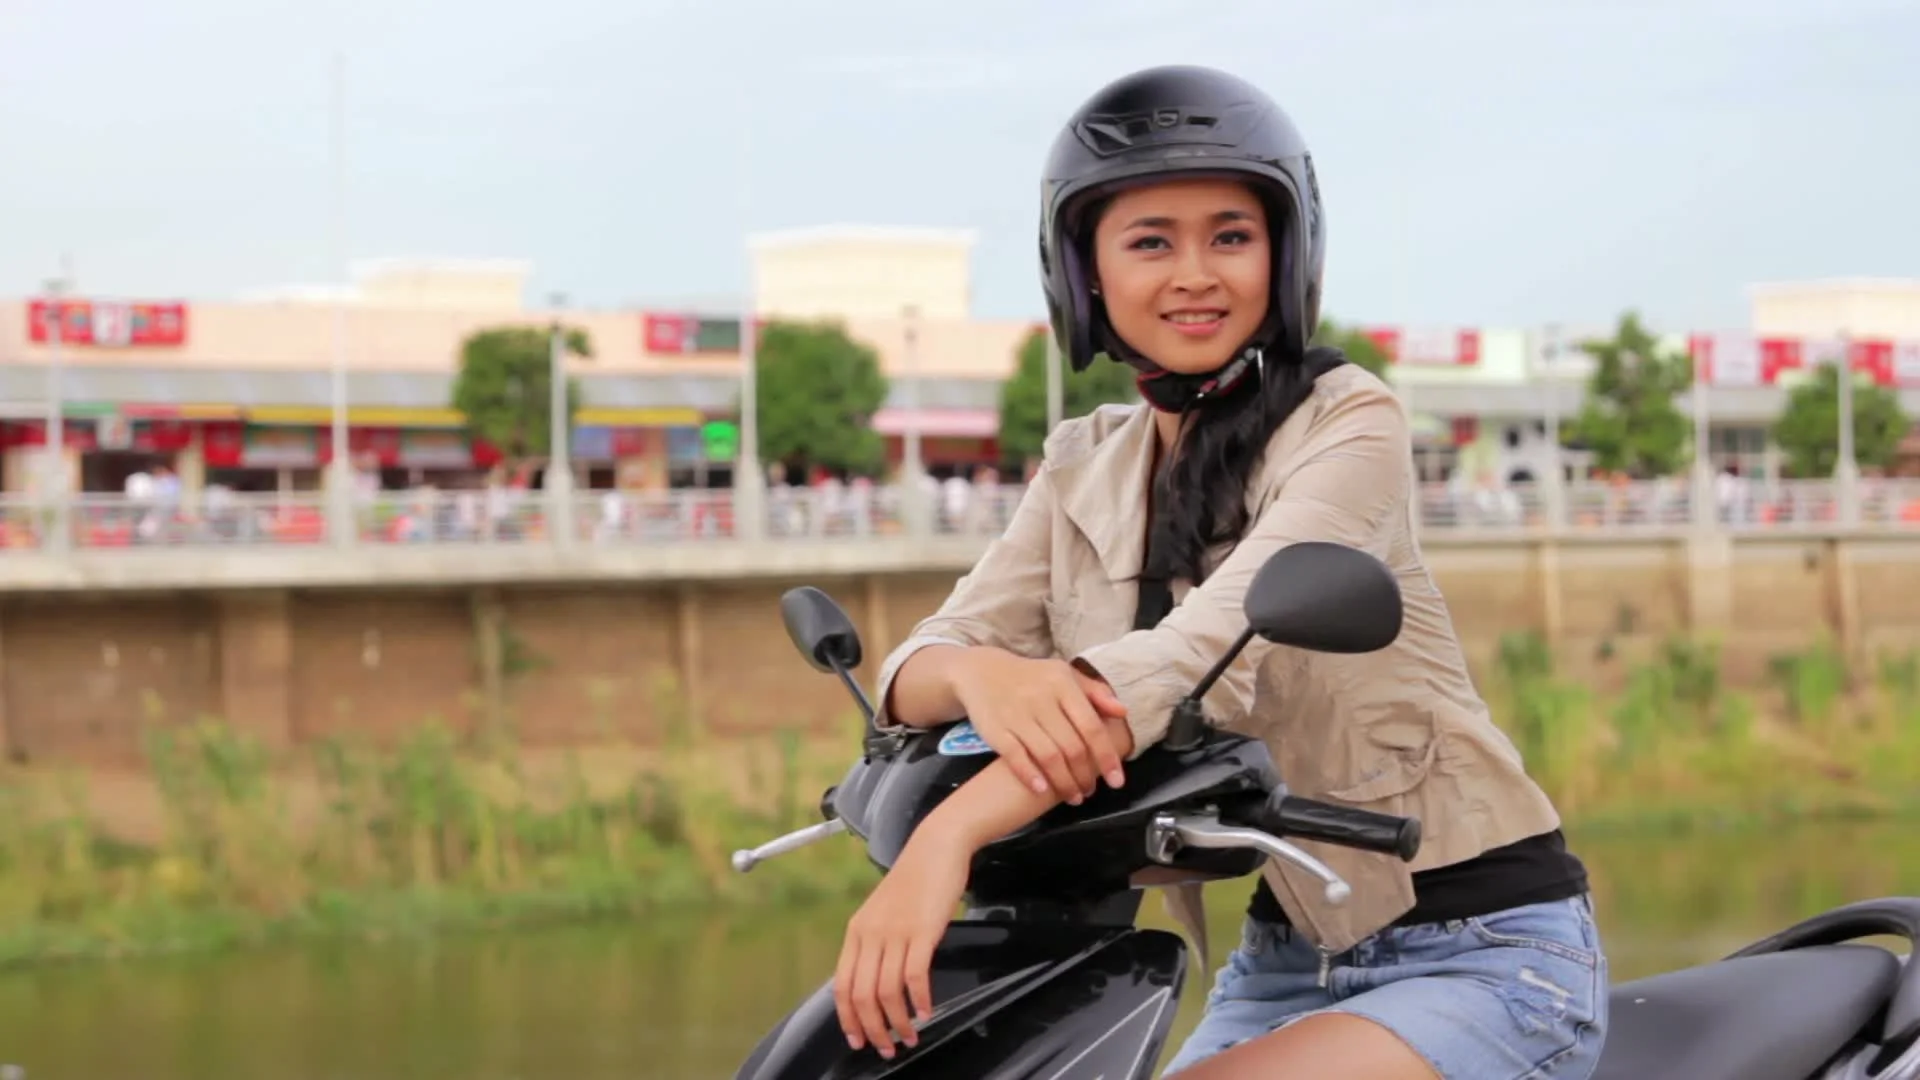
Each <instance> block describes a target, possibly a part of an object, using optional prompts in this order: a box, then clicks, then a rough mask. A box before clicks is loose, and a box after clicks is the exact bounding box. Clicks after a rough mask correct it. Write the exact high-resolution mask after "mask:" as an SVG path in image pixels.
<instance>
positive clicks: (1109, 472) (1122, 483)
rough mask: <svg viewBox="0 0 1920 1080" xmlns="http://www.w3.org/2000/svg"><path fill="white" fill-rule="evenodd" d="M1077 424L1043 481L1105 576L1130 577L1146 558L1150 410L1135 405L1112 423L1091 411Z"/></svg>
mask: <svg viewBox="0 0 1920 1080" xmlns="http://www.w3.org/2000/svg"><path fill="white" fill-rule="evenodd" d="M1103 421H1105V422H1104V423H1103ZM1076 427H1077V428H1078V430H1076V431H1075V432H1073V435H1074V438H1073V439H1071V440H1063V441H1064V442H1065V443H1066V445H1063V446H1061V447H1059V450H1061V451H1064V452H1063V453H1061V455H1060V460H1059V461H1058V463H1057V464H1053V465H1050V466H1048V468H1047V482H1048V483H1049V484H1051V485H1052V487H1053V491H1054V498H1055V499H1057V500H1058V501H1059V504H1060V508H1061V510H1062V511H1064V512H1065V514H1066V516H1067V518H1068V519H1069V520H1070V521H1072V522H1073V524H1074V525H1075V526H1076V527H1077V528H1079V530H1080V532H1081V533H1082V534H1084V535H1085V536H1086V538H1087V540H1088V542H1089V543H1091V544H1092V545H1093V549H1094V551H1095V552H1096V553H1097V554H1098V555H1099V558H1100V565H1101V567H1102V568H1103V569H1105V570H1106V572H1107V578H1108V580H1110V581H1116V582H1119V581H1132V580H1135V579H1136V578H1138V577H1139V576H1140V571H1141V569H1142V567H1143V566H1144V565H1145V562H1146V548H1147V512H1148V493H1149V490H1150V484H1151V482H1152V478H1153V459H1154V449H1155V444H1156V442H1157V441H1158V439H1159V434H1158V432H1157V430H1156V428H1155V425H1154V412H1153V409H1151V408H1149V407H1148V406H1146V405H1138V406H1135V407H1134V408H1133V410H1132V415H1130V416H1127V417H1126V418H1124V419H1121V420H1119V422H1118V424H1117V425H1115V424H1114V423H1113V421H1111V420H1108V419H1107V418H1106V417H1104V416H1099V415H1096V416H1092V417H1088V418H1087V420H1086V421H1085V422H1084V423H1082V424H1079V425H1076ZM1102 429H1105V431H1104V435H1103V433H1102Z"/></svg>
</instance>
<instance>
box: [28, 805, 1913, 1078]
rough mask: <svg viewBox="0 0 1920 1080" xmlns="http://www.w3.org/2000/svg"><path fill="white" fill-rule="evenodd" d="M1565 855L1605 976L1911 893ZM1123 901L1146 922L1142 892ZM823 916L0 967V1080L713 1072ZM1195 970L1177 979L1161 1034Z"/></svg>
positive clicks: (1187, 1015) (790, 1000) (1684, 846)
mask: <svg viewBox="0 0 1920 1080" xmlns="http://www.w3.org/2000/svg"><path fill="white" fill-rule="evenodd" d="M1576 849H1577V850H1578V851H1579V852H1580V853H1581V854H1582V855H1583V856H1584V857H1585V858H1586V859H1587V861H1588V863H1589V865H1590V866H1591V867H1592V869H1593V873H1594V877H1595V881H1596V894H1597V902H1598V908H1599V915H1600V922H1601V929H1602V932H1603V934H1604V936H1605V940H1606V944H1607V948H1608V952H1609V955H1610V958H1611V963H1612V967H1613V971H1614V975H1615V978H1616V980H1619V979H1625V978H1633V977H1635V976H1639V975H1646V974H1650V973H1652V972H1655V971H1659V970H1663V969H1665V968H1670V967H1674V966H1679V965H1684V964H1687V963H1693V962H1699V961H1702V960H1707V959H1710V958H1713V957H1716V956H1720V955H1724V954H1725V953H1727V952H1729V951H1731V950H1733V949H1735V948H1737V947H1739V946H1740V945H1742V944H1744V943H1746V942H1747V941H1750V940H1752V939H1754V938H1758V937H1761V936H1764V935H1766V934H1768V933H1770V932H1772V931H1773V930H1776V929H1778V928H1780V927H1781V926H1783V925H1785V924H1786V923H1787V922H1788V921H1790V920H1792V919H1794V918H1797V917H1801V916H1804V915H1808V914H1812V913H1814V912H1816V911H1819V910H1821V909H1823V908H1826V907H1830V906H1833V905H1836V904H1840V903H1845V902H1848V901H1850V900H1857V899H1865V898H1868V897H1870V896H1874V895H1886V894H1890V893H1911V892H1920V836H1916V835H1915V833H1914V832H1913V830H1912V829H1911V828H1904V827H1901V826H1899V825H1894V824H1828V825H1819V826H1807V827H1802V828H1799V829H1795V830H1792V831H1791V832H1787V833H1778V832H1766V833H1758V832H1751V831H1750V832H1744V833H1739V834H1712V835H1700V834H1695V835H1690V836H1686V837H1676V838H1662V839H1653V840H1649V839H1638V840H1627V839H1618V838H1615V839H1606V838H1590V839H1586V840H1584V841H1581V842H1578V843H1576ZM787 857H788V858H805V857H806V855H805V854H804V853H796V854H794V855H790V856H787ZM1250 884H1251V879H1249V880H1247V881H1241V882H1231V883H1225V884H1223V885H1221V886H1217V887H1216V889H1215V891H1214V893H1213V895H1212V896H1211V897H1210V900H1209V909H1210V913H1211V916H1212V918H1211V934H1212V937H1213V940H1214V941H1215V942H1216V943H1226V942H1231V941H1233V940H1235V939H1236V937H1237V934H1236V932H1235V928H1236V924H1237V918H1236V910H1235V909H1236V908H1237V907H1238V906H1239V905H1240V904H1242V903H1244V899H1245V896H1246V894H1247V892H1248V890H1249V888H1250ZM1145 910H1146V911H1147V912H1148V913H1149V914H1150V916H1152V918H1151V921H1154V922H1156V923H1157V924H1159V925H1166V923H1165V920H1164V918H1163V917H1162V916H1161V914H1160V908H1159V904H1158V903H1157V901H1151V900H1150V901H1149V903H1148V904H1147V906H1146V909H1145ZM845 915H846V911H845V910H844V909H837V910H825V909H822V910H810V911H795V912H789V913H785V914H780V915H776V916H771V917H769V916H767V915H761V916H758V917H757V918H751V919H749V918H739V917H735V918H731V919H729V918H722V917H710V918H698V919H696V918H679V919H672V920H656V921H648V922H645V923H618V924H600V925H591V926H568V927H552V928H541V929H532V930H520V931H509V932H498V933H494V934H489V935H485V936H475V937H464V938H442V939H437V940H419V941H413V940H408V941H385V942H353V943H334V944H326V945H308V946H300V947H287V948H276V949H270V950H261V951H255V952H246V953H230V954H225V955H218V956H208V957H186V958H165V959H151V960H134V961H121V962H116V963H102V964H91V965H75V966H66V967H54V968H41V969H27V970H18V971H13V972H9V973H5V974H0V1067H3V1066H6V1065H11V1066H15V1067H16V1068H17V1070H18V1071H15V1070H9V1069H3V1068H0V1076H6V1077H8V1080H15V1078H17V1077H21V1076H24V1080H71V1078H85V1080H122V1078H126V1080H131V1078H135V1077H139V1078H144V1080H384V1078H388V1077H392V1078H396V1080H397V1078H407V1080H454V1078H459V1080H534V1078H547V1077H552V1078H555V1080H601V1078H605V1080H613V1078H620V1080H628V1078H634V1077H647V1078H657V1080H679V1078H689V1080H696V1078H705V1077H728V1076H731V1075H732V1071H733V1068H734V1067H735V1066H736V1065H737V1064H738V1063H739V1061H740V1060H741V1059H742V1058H743V1057H744V1056H745V1055H746V1054H747V1052H748V1051H749V1050H750V1049H751V1047H752V1046H753V1044H754V1042H755V1041H756V1040H757V1039H758V1038H759V1036H760V1035H761V1033H762V1032H764V1031H765V1030H766V1028H767V1027H768V1026H769V1025H771V1024H772V1023H773V1022H775V1021H776V1020H777V1019H778V1018H779V1017H780V1015H781V1014H782V1013H784V1012H785V1011H786V1010H787V1009H788V1008H790V1007H791V1006H792V1005H793V1004H794V1003H796V1002H797V1001H798V1000H799V999H800V998H801V997H802V996H804V995H805V994H806V993H808V992H809V991H810V990H811V989H812V988H813V987H814V986H815V985H816V984H817V983H818V982H819V981H820V980H822V979H823V978H825V977H826V975H827V974H828V973H829V972H830V970H831V967H832V963H833V958H834V955H835V953H836V952H837V950H838V945H839V940H838V935H839V931H840V927H841V925H842V921H843V920H844V918H845ZM1220 947H1222V946H1221V945H1219V944H1216V950H1217V949H1218V948H1220ZM1217 959H1218V957H1217V956H1216V960H1217ZM1209 980H1210V975H1209V974H1208V973H1204V972H1195V973H1194V974H1193V975H1191V976H1190V977H1189V980H1188V985H1187V993H1186V997H1185V1002H1184V1007H1183V1009H1182V1012H1181V1016H1180V1019H1179V1022H1178V1025H1177V1027H1176V1030H1175V1032H1174V1036H1173V1039H1174V1041H1175V1042H1177V1041H1178V1039H1179V1038H1180V1037H1181V1036H1182V1035H1184V1033H1185V1032H1186V1031H1187V1030H1188V1029H1189V1028H1190V1027H1191V1026H1192V1024H1193V1021H1194V1019H1195V1017H1196V1016H1197V1013H1198V1007H1199V1004H1200V999H1201V997H1202V996H1203V994H1204V991H1205V988H1206V985H1207V984H1208V982H1209Z"/></svg>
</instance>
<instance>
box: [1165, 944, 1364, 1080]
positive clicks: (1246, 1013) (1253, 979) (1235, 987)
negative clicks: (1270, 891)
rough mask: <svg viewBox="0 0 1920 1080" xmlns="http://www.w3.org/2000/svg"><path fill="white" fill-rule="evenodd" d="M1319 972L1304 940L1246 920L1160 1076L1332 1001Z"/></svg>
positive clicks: (1314, 954)
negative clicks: (1196, 1020) (1195, 1020)
mask: <svg viewBox="0 0 1920 1080" xmlns="http://www.w3.org/2000/svg"><path fill="white" fill-rule="evenodd" d="M1319 975H1320V954H1319V953H1318V952H1316V951H1314V948H1313V946H1312V945H1311V944H1310V943H1308V942H1307V941H1306V940H1305V939H1304V938H1302V937H1300V936H1299V935H1297V934H1295V933H1293V931H1292V930H1291V929H1289V928H1287V927H1284V926H1275V925H1273V924H1271V923H1263V922H1256V921H1255V920H1252V919H1248V920H1246V922H1245V923H1244V924H1243V925H1242V927H1241V931H1240V947H1239V948H1237V949H1235V950H1234V951H1233V953H1232V955H1230V956H1228V957H1227V962H1226V965H1225V966H1224V967H1222V968H1221V969H1220V973H1219V974H1218V975H1217V976H1215V977H1214V982H1213V991H1212V992H1211V993H1209V994H1208V995H1207V1011H1206V1013H1205V1015H1203V1016H1201V1017H1200V1024H1199V1026H1198V1027H1196V1028H1194V1029H1193V1034H1191V1035H1189V1036H1187V1041H1186V1042H1184V1043H1182V1044H1181V1045H1180V1049H1179V1051H1178V1052H1176V1053H1175V1054H1174V1055H1173V1060H1172V1061H1170V1062H1168V1063H1167V1068H1166V1071H1165V1072H1163V1073H1162V1074H1161V1075H1162V1076H1172V1075H1173V1074H1174V1073H1176V1072H1181V1070H1184V1069H1188V1068H1191V1067H1193V1066H1194V1065H1195V1064H1197V1063H1198V1062H1200V1061H1202V1060H1205V1059H1207V1058H1210V1057H1212V1056H1213V1055H1216V1054H1219V1053H1220V1052H1221V1051H1223V1050H1226V1049H1228V1048H1230V1047H1233V1046H1237V1045H1240V1044H1241V1043H1244V1042H1246V1041H1248V1040H1249V1039H1257V1038H1259V1037H1260V1036H1262V1035H1266V1034H1267V1033H1269V1032H1271V1031H1273V1030H1274V1029H1275V1028H1277V1027H1279V1026H1280V1025H1282V1024H1284V1023H1286V1022H1287V1021H1288V1020H1289V1019H1291V1018H1293V1017H1296V1016H1303V1015H1305V1014H1307V1013H1309V1012H1312V1011H1313V1010H1315V1009H1321V1008H1325V1007H1327V1006H1329V1005H1331V1004H1333V995H1332V994H1330V993H1328V992H1327V991H1326V990H1325V989H1322V988H1321V986H1320V984H1319ZM1182 1080H1185V1076H1184V1074H1183V1076H1182Z"/></svg>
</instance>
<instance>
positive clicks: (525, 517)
mask: <svg viewBox="0 0 1920 1080" xmlns="http://www.w3.org/2000/svg"><path fill="white" fill-rule="evenodd" d="M1022 490H1023V489H1022V488H1020V487H1018V486H998V487H969V488H967V489H966V490H965V492H964V493H958V492H948V491H944V490H940V489H927V490H923V491H921V492H920V493H919V500H918V505H912V502H911V500H910V499H909V497H908V492H907V491H906V490H905V489H903V488H900V487H895V486H882V485H872V486H849V487H844V488H840V489H836V490H830V491H829V490H821V489H814V488H775V489H771V490H769V491H767V492H766V493H765V494H764V495H762V496H761V506H760V520H759V521H758V522H757V523H755V522H751V521H742V520H741V514H740V509H741V506H742V505H743V504H742V503H740V502H738V501H737V500H736V497H735V495H734V493H733V492H731V491H726V490H673V491H659V492H631V491H589V492H582V493H580V494H579V495H578V496H576V497H575V498H574V500H573V501H572V502H571V503H570V504H569V505H567V506H566V507H564V508H563V509H564V512H563V513H560V514H555V513H554V510H555V504H554V503H553V502H552V501H551V500H550V499H548V498H547V497H546V496H544V495H543V494H542V493H540V492H538V491H533V492H513V491H503V492H484V491H471V492H469V491H413V492H406V491H396V492H381V493H378V494H374V495H367V496H359V497H356V499H355V500H354V502H353V504H352V510H351V513H352V515H353V522H352V526H351V528H350V530H348V533H347V534H348V536H349V538H350V539H351V541H352V542H354V543H356V544H363V545H374V546H381V545H419V544H435V545H476V546H487V545H501V544H512V545H527V544H554V543H558V542H562V541H563V540H565V541H569V542H571V543H575V544H603V545H649V544H684V543H710V542H728V541H734V540H740V539H747V538H755V539H764V540H771V541H780V540H848V541H855V542H857V541H860V540H865V539H873V538H881V537H901V536H916V535H919V536H927V537H952V538H960V537H978V538H981V539H983V540H984V539H986V538H989V537H992V536H995V535H998V534H999V533H1000V532H1001V531H1002V530H1003V529H1004V528H1005V527H1006V524H1007V522H1008V520H1009V519H1010V518H1011V516H1012V514H1013V509H1014V507H1015V506H1016V505H1017V504H1018V503H1019V500H1020V496H1021V493H1022ZM1855 501H1856V502H1857V504H1858V505H1857V506H1855V507H1852V508H1849V507H1847V506H1846V500H1845V499H1843V498H1842V497H1841V492H1840V489H1839V488H1838V486H1837V485H1836V484H1834V483H1833V482H1830V481H1817V480H1810V481H1781V482H1775V483H1763V482H1736V483H1732V484H1723V485H1719V486H1717V487H1715V488H1713V489H1712V493H1711V496H1710V497H1709V498H1707V499H1705V500H1697V499H1696V498H1695V492H1694V489H1693V487H1692V485H1690V484H1689V483H1688V482H1687V481H1686V480H1684V479H1681V480H1656V481H1643V482H1634V483H1625V484H1591V483H1582V484H1569V485H1566V486H1565V487H1564V488H1562V489H1561V491H1560V492H1558V493H1555V492H1551V491H1547V490H1545V489H1544V488H1542V487H1540V486H1538V485H1528V484H1521V485H1510V486H1504V487H1473V486H1462V485H1450V484H1428V485H1424V486H1422V487H1421V488H1420V489H1419V490H1418V491H1417V492H1416V494H1415V496H1414V498H1413V499H1411V500H1410V504H1411V505H1410V507H1409V512H1410V513H1412V514H1414V515H1415V517H1416V518H1417V521H1418V525H1419V528H1420V529H1421V531H1422V532H1423V533H1427V534H1431V535H1435V536H1443V535H1453V536H1456V537H1458V538H1460V539H1462V540H1465V539H1467V538H1469V537H1486V538H1488V539H1489V540H1494V539H1498V538H1500V537H1503V536H1522V535H1528V534H1534V533H1539V532H1543V531H1554V532H1566V533H1572V534H1576V535H1577V534H1582V533H1588V534H1594V535H1600V534H1608V533H1620V532H1649V531H1653V532H1673V531H1679V530H1685V529H1710V530H1725V531H1731V532H1743V533H1744V532H1791V531H1795V530H1800V531H1806V530H1818V529H1833V528H1841V527H1846V528H1865V529H1877V530H1888V531H1901V532H1909V531H1910V532H1914V533H1916V534H1920V480H1884V481H1879V480H1862V481H1860V482H1859V485H1858V487H1857V488H1856V494H1855ZM1696 502H1700V503H1701V505H1698V506H1696V505H1695V504H1696ZM328 512H329V508H328V506H327V500H326V498H325V497H324V496H323V495H321V494H319V493H312V492H300V493H267V494H229V495H224V496H218V497H213V496H203V497H202V498H201V499H199V500H198V501H197V503H196V504H194V505H190V506H189V505H186V504H174V503H167V502H157V501H154V500H151V499H146V500H135V499H129V498H127V497H125V496H121V495H78V496H73V497H71V498H70V499H69V500H67V501H66V502H65V503H64V505H61V504H57V503H55V502H53V501H50V500H45V499H36V498H34V497H31V496H19V495H7V496H0V558H4V557H5V556H6V553H7V552H8V551H36V552H46V551H50V550H71V551H104V550H127V549H140V548H161V549H181V548H197V549H209V550H213V549H234V548H259V547H293V546H300V545H321V544H327V543H329V542H330V538H331V537H332V535H333V534H332V533H331V531H330V529H329V523H328ZM556 521H564V522H566V524H565V525H563V526H562V529H565V528H569V527H570V529H571V534H572V535H571V538H570V540H569V538H568V537H566V536H565V535H563V534H562V532H561V531H559V530H556V528H555V527H554V525H555V522H556ZM753 524H757V525H758V528H757V529H753V530H748V529H746V528H743V526H747V525H753Z"/></svg>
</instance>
